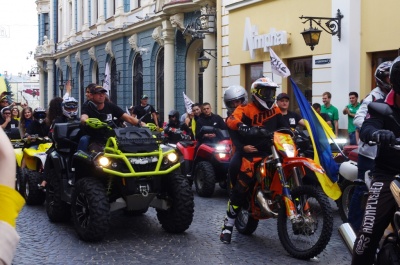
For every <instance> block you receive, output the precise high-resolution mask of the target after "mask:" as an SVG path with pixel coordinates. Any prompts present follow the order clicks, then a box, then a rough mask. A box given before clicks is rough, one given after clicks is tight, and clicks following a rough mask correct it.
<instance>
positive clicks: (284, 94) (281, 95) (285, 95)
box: [276, 93, 289, 100]
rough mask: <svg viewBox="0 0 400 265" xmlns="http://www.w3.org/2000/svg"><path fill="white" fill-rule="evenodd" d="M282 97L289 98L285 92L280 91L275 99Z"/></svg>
mask: <svg viewBox="0 0 400 265" xmlns="http://www.w3.org/2000/svg"><path fill="white" fill-rule="evenodd" d="M283 98H286V99H287V100H289V95H288V94H286V93H280V94H279V95H278V96H277V97H276V100H281V99H283Z"/></svg>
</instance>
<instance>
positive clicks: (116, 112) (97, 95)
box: [81, 85, 139, 125]
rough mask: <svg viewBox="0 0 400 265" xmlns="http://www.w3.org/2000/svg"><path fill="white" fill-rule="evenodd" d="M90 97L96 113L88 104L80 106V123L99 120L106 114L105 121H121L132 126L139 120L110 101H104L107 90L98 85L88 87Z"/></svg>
mask: <svg viewBox="0 0 400 265" xmlns="http://www.w3.org/2000/svg"><path fill="white" fill-rule="evenodd" d="M89 91H90V96H89V97H88V98H89V99H90V101H92V102H93V103H94V104H96V106H97V111H94V110H91V109H90V107H89V105H88V104H84V105H83V106H82V111H81V122H82V123H83V124H84V123H85V122H86V120H87V119H88V118H98V119H101V116H102V115H99V114H106V115H107V121H108V120H112V119H114V118H116V119H122V120H124V121H126V122H128V123H130V124H132V125H137V124H138V122H139V120H138V119H137V118H134V117H132V116H129V115H128V114H127V113H125V111H123V110H122V109H121V108H120V107H118V106H117V105H115V104H114V103H112V102H110V101H106V93H107V90H106V89H105V88H103V87H102V86H100V85H97V86H92V87H90V90H89Z"/></svg>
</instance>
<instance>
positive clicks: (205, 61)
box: [197, 55, 210, 73]
mask: <svg viewBox="0 0 400 265" xmlns="http://www.w3.org/2000/svg"><path fill="white" fill-rule="evenodd" d="M197 62H198V63H199V68H200V72H201V73H203V72H204V70H205V69H207V67H208V64H209V63H210V58H208V57H207V56H205V55H203V56H201V57H200V58H198V59H197Z"/></svg>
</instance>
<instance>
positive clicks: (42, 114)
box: [33, 107, 47, 123]
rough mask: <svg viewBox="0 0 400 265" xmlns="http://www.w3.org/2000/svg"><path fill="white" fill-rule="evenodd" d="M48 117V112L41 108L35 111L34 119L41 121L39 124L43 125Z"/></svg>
mask: <svg viewBox="0 0 400 265" xmlns="http://www.w3.org/2000/svg"><path fill="white" fill-rule="evenodd" d="M46 116H47V115H46V110H45V109H43V108H41V107H38V108H36V109H35V110H34V111H33V117H34V118H35V120H37V121H39V123H43V122H44V120H45V119H46Z"/></svg>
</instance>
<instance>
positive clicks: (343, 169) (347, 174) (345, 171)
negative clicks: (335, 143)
mask: <svg viewBox="0 0 400 265" xmlns="http://www.w3.org/2000/svg"><path fill="white" fill-rule="evenodd" d="M339 174H340V175H341V176H343V177H344V178H345V179H347V180H349V181H354V180H356V179H357V174H358V168H357V163H356V162H354V161H346V162H343V163H342V164H340V167H339Z"/></svg>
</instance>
